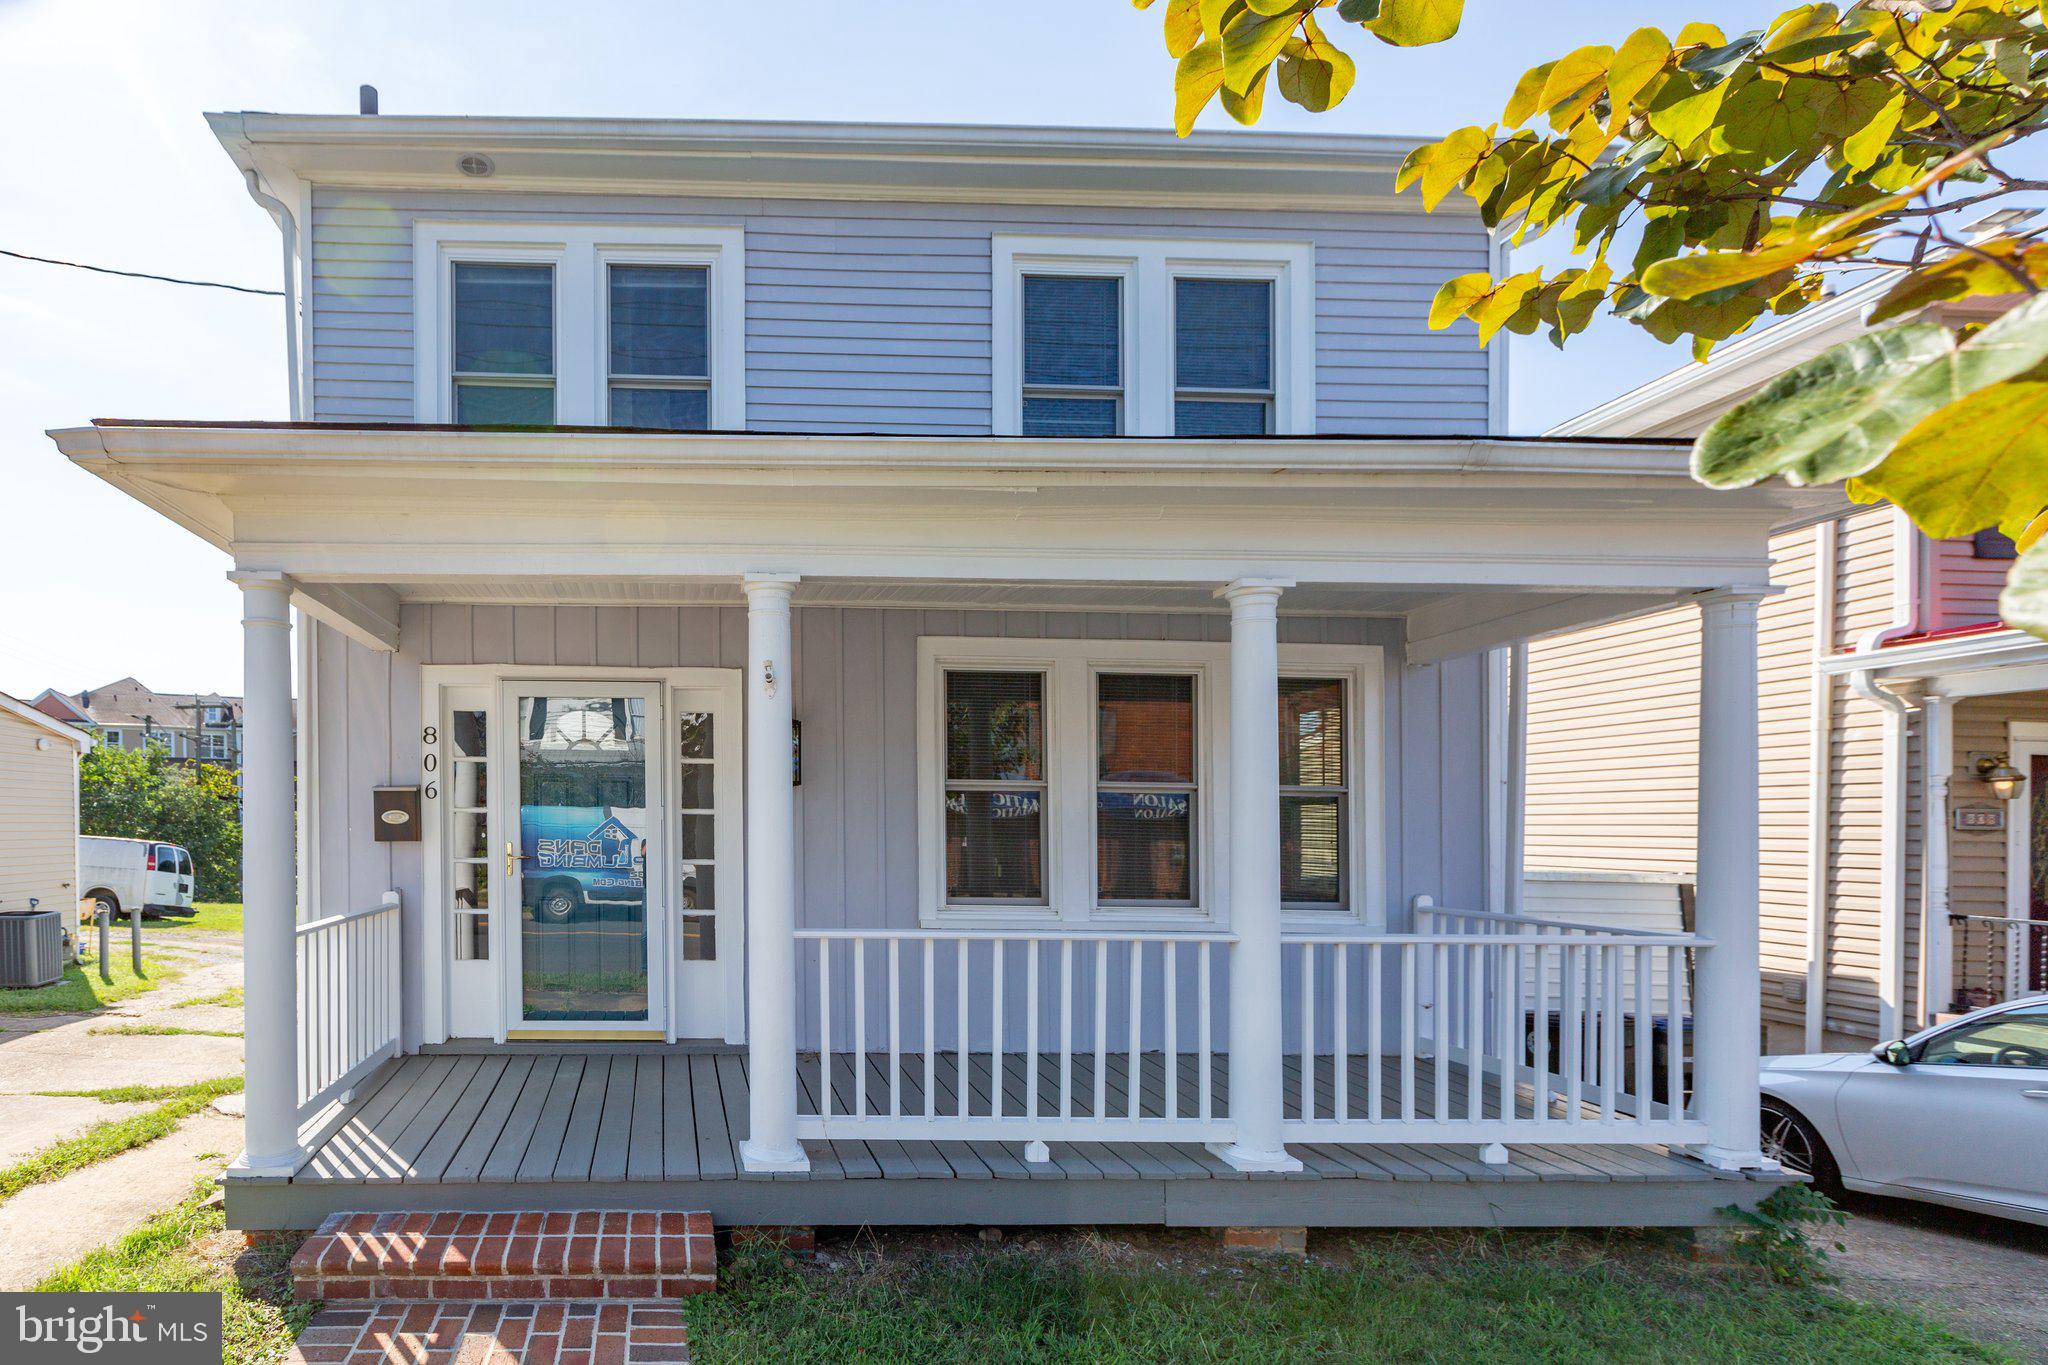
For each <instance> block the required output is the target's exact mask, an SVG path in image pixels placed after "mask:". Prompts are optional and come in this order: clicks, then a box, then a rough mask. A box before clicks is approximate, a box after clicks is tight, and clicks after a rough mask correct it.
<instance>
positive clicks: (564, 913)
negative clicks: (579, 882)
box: [533, 886, 583, 924]
mask: <svg viewBox="0 0 2048 1365" xmlns="http://www.w3.org/2000/svg"><path fill="white" fill-rule="evenodd" d="M582 908H583V902H582V898H581V897H579V896H578V895H577V894H576V891H575V889H574V888H573V887H569V886H550V887H548V888H547V889H546V890H544V891H542V892H541V893H540V901H539V903H538V904H536V905H535V906H534V907H533V917H534V918H535V919H537V920H540V921H541V922H542V923H545V924H567V923H568V922H569V921H570V920H572V919H575V918H576V912H577V911H578V910H580V909H582Z"/></svg>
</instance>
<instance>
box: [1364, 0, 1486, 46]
mask: <svg viewBox="0 0 2048 1365" xmlns="http://www.w3.org/2000/svg"><path fill="white" fill-rule="evenodd" d="M1464 16H1465V0H1380V12H1379V17H1378V18H1376V19H1369V20H1367V21H1366V24H1365V27H1366V28H1368V29H1370V30H1371V31H1372V33H1373V35H1374V36H1375V37H1377V38H1379V39H1380V41H1382V42H1386V43H1392V44H1393V45H1394V46H1395V47H1426V46H1428V45H1429V44H1431V43H1440V42H1443V41H1444V40H1445V39H1446V38H1449V37H1451V36H1452V35H1454V34H1455V33H1457V31H1458V22H1459V21H1460V20H1461V19H1463V18H1464Z"/></svg>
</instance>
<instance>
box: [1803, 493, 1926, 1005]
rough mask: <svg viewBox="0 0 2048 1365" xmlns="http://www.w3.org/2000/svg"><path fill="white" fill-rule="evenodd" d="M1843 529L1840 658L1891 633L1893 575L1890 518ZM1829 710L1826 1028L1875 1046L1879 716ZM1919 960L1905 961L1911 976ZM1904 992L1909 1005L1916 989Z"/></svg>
mask: <svg viewBox="0 0 2048 1365" xmlns="http://www.w3.org/2000/svg"><path fill="white" fill-rule="evenodd" d="M1839 525H1840V527H1841V533H1840V541H1839V548H1838V551H1837V552H1838V554H1839V555H1840V557H1841V572H1840V574H1839V575H1838V577H1837V587H1836V594H1835V640H1834V647H1835V649H1837V650H1843V649H1848V648H1850V647H1852V646H1853V645H1854V644H1855V643H1856V642H1857V641H1858V640H1859V639H1861V638H1862V637H1863V636H1864V635H1866V634H1868V633H1869V632H1870V631H1872V630H1875V629H1878V628H1879V627H1882V626H1886V625H1889V624H1891V622H1892V588H1893V573H1894V568H1895V566H1894V562H1893V560H1894V556H1893V554H1892V512H1891V510H1890V509H1889V508H1878V509H1875V510H1872V511H1868V512H1859V513H1857V514H1855V515H1853V516H1850V517H1847V518H1845V519H1844V520H1843V521H1842V522H1840V523H1839ZM1833 708H1834V733H1833V736H1832V739H1831V742H1830V745H1829V762H1830V771H1829V801H1830V812H1829V820H1830V841H1829V848H1828V870H1827V890H1828V920H1827V941H1826V956H1825V968H1824V974H1825V977H1826V989H1827V1010H1826V1027H1827V1030H1828V1031H1829V1032H1831V1033H1845V1034H1849V1035H1852V1036H1856V1037H1862V1038H1875V1037H1876V1035H1877V1031H1878V1027H1877V1024H1878V987H1879V980H1880V976H1879V973H1880V964H1881V961H1882V954H1881V953H1880V951H1879V924H1878V920H1879V886H1880V878H1881V870H1882V855H1883V847H1882V839H1881V836H1880V830H1881V822H1882V819H1883V799H1882V794H1883V787H1884V730H1883V719H1882V716H1883V713H1882V712H1881V711H1880V709H1879V708H1878V707H1877V706H1876V705H1875V704H1873V703H1871V702H1868V701H1865V700H1863V699H1862V698H1860V697H1858V696H1856V695H1855V694H1854V693H1852V692H1851V691H1850V690H1849V688H1848V687H1847V686H1840V687H1837V688H1836V689H1835V691H1834V698H1833ZM1908 729H1909V735H1908V748H1909V750H1910V763H1911V769H1910V771H1911V772H1912V774H1913V776H1912V779H1911V784H1910V785H1911V792H1910V793H1909V800H1908V805H1907V809H1908V810H1917V809H1919V802H1920V798H1919V790H1920V786H1921V782H1920V761H1919V744H1920V732H1919V724H1918V718H1917V716H1915V717H1911V718H1909V726H1908ZM1911 828H1912V837H1911V839H1910V840H1909V846H1908V854H1907V865H1906V874H1907V877H1906V879H1907V886H1906V904H1907V914H1906V921H1907V922H1906V938H1905V942H1906V943H1907V944H1911V943H1913V942H1914V941H1915V939H1914V935H1915V934H1916V933H1917V931H1918V925H1919V846H1920V840H1919V835H1918V830H1919V822H1917V821H1915V822H1913V825H1912V827H1911ZM1917 956H1918V955H1917V954H1916V953H1913V952H1910V951H1909V952H1907V953H1906V959H1907V962H1908V964H1909V969H1910V965H1911V964H1912V963H1913V962H1914V960H1915V959H1916V958H1917ZM1907 986H1908V998H1909V999H1910V998H1911V993H1912V982H1911V980H1910V979H1909V980H1908V983H1907Z"/></svg>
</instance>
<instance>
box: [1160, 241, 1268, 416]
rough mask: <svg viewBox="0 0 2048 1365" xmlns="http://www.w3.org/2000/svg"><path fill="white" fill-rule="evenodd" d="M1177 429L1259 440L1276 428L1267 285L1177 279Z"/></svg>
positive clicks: (1175, 318) (1174, 342) (1175, 367)
mask: <svg viewBox="0 0 2048 1365" xmlns="http://www.w3.org/2000/svg"><path fill="white" fill-rule="evenodd" d="M1173 386H1174V392H1173V429H1174V433H1175V434H1176V435H1180V436H1257V435H1261V434H1263V433H1265V432H1266V431H1268V430H1270V429H1271V416H1272V408H1273V285H1272V282H1271V281H1270V280H1193V279H1177V280H1175V281H1174V282H1173Z"/></svg>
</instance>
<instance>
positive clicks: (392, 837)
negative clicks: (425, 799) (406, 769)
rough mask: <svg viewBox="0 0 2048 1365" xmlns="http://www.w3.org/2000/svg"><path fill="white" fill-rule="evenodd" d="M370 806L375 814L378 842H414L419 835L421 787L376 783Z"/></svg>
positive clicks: (372, 791)
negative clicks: (385, 785)
mask: <svg viewBox="0 0 2048 1365" xmlns="http://www.w3.org/2000/svg"><path fill="white" fill-rule="evenodd" d="M370 809H371V811H372V812H373V813H374V814H375V815H376V817H377V820H376V825H375V828H376V831H377V842H378V843H380V844H411V843H417V842H419V837H420V789H419V788H418V787H373V788H371V789H370Z"/></svg>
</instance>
